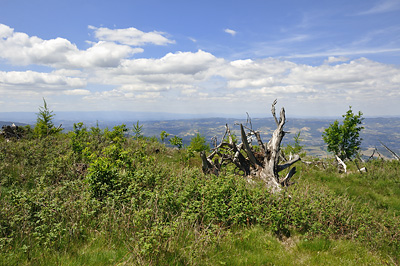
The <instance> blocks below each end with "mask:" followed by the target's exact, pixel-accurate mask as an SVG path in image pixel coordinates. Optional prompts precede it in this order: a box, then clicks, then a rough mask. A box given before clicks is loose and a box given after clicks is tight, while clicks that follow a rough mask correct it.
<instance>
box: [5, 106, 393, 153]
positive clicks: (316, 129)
mask: <svg viewBox="0 0 400 266" xmlns="http://www.w3.org/2000/svg"><path fill="white" fill-rule="evenodd" d="M8 114H13V115H9V116H7V113H0V125H7V124H11V123H15V124H16V125H25V124H31V125H33V124H34V123H35V118H36V115H35V114H34V113H8ZM106 114H107V115H106ZM71 117H75V118H74V119H72V118H71ZM157 117H158V118H159V119H158V120H156V119H155V118H157ZM96 118H100V119H98V120H96ZM338 119H339V121H341V118H338ZM138 120H139V122H140V125H143V134H144V135H145V136H148V137H151V136H156V137H159V136H160V132H161V131H162V130H165V131H166V132H167V133H169V134H171V136H172V135H177V136H179V137H181V138H182V139H183V142H184V144H189V142H190V139H191V138H192V137H193V136H194V135H195V134H197V133H198V132H199V133H200V134H202V135H204V136H205V137H206V139H207V140H208V141H209V142H210V143H211V138H213V137H217V139H218V141H221V138H222V137H223V135H224V133H225V125H226V124H228V125H229V127H230V129H231V130H232V132H233V133H234V134H236V135H237V136H238V135H240V132H239V126H238V125H237V124H239V123H242V124H246V122H247V121H246V120H247V119H246V118H243V119H235V118H224V117H220V118H197V117H196V115H174V114H163V115H160V116H158V115H157V113H149V114H147V113H141V114H136V113H115V112H114V113H113V112H109V113H107V112H102V113H100V112H88V113H85V115H82V114H79V113H76V114H75V115H72V116H71V112H70V113H69V116H68V115H66V114H63V113H61V114H58V113H57V115H56V116H55V118H54V124H55V125H56V126H58V125H60V124H62V127H63V128H64V131H70V130H72V128H73V124H74V123H77V122H84V124H85V125H86V126H87V127H88V128H90V127H92V126H96V124H98V125H99V127H100V128H106V127H108V128H110V129H111V128H112V127H113V126H115V125H121V124H123V123H124V124H126V125H127V127H128V128H129V129H132V125H133V124H136V122H137V121H138ZM334 120H335V119H327V118H290V117H289V118H287V123H286V125H285V130H286V131H288V132H290V133H292V134H287V135H286V136H285V138H284V144H286V143H290V142H293V136H294V133H297V132H299V131H301V134H300V137H301V139H302V142H301V144H302V145H304V146H305V148H306V150H307V152H308V153H309V154H312V155H314V156H326V148H325V145H324V142H323V140H322V137H321V136H322V132H323V131H324V129H325V128H327V127H328V126H329V125H330V124H331V123H332V122H333V121H334ZM235 124H236V125H235ZM251 125H252V128H253V129H254V130H258V131H260V132H261V134H262V138H263V140H264V142H266V141H268V140H269V138H270V137H271V134H272V132H273V131H274V130H275V122H274V120H273V118H253V119H251ZM247 126H248V127H250V124H247ZM363 126H364V127H365V129H364V130H363V131H362V134H361V136H362V138H363V142H362V149H363V151H364V153H365V154H366V155H369V154H371V153H372V150H373V149H374V148H375V147H377V148H378V150H379V152H380V153H381V154H383V155H385V156H387V157H390V154H389V153H388V152H387V151H386V150H385V149H384V148H383V147H382V145H381V144H380V141H382V142H383V143H384V144H385V145H387V146H388V147H389V148H391V149H392V150H393V151H395V152H396V153H398V154H400V117H390V118H388V117H386V118H365V119H364V123H363Z"/></svg>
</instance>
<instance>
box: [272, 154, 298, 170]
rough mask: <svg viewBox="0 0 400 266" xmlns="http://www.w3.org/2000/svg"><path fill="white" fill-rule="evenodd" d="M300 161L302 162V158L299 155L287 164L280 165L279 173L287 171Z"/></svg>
mask: <svg viewBox="0 0 400 266" xmlns="http://www.w3.org/2000/svg"><path fill="white" fill-rule="evenodd" d="M300 160H301V159H300V156H299V155H298V154H296V155H295V156H294V158H293V159H291V160H289V161H287V162H286V163H285V164H280V165H278V169H277V171H278V172H280V171H282V170H285V169H286V168H288V167H290V166H292V165H293V164H294V163H296V162H298V161H300Z"/></svg>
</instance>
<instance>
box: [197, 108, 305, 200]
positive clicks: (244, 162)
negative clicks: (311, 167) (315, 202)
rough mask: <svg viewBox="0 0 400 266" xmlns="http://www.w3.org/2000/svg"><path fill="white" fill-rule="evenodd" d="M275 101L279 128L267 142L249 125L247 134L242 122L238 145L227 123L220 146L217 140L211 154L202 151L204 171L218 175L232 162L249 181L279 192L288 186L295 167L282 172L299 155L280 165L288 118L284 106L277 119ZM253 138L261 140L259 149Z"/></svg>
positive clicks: (273, 113) (272, 110) (274, 115)
mask: <svg viewBox="0 0 400 266" xmlns="http://www.w3.org/2000/svg"><path fill="white" fill-rule="evenodd" d="M276 103H277V101H276V100H275V101H274V102H273V104H272V109H271V112H272V115H273V117H274V119H275V123H276V125H277V128H276V129H275V131H274V132H273V134H272V137H271V139H270V140H269V142H268V143H266V144H264V143H263V141H262V139H261V137H260V132H259V131H254V130H253V129H252V128H247V127H246V129H247V130H248V133H246V131H245V126H243V125H242V124H240V133H241V140H242V142H241V143H239V144H237V143H236V141H235V140H234V138H233V137H232V134H231V131H230V129H229V127H228V125H226V131H225V135H224V137H223V138H222V141H221V143H220V144H218V145H217V143H216V142H215V144H214V149H213V151H212V153H211V154H209V155H208V156H206V154H205V153H204V152H203V153H201V158H202V162H203V171H204V172H205V173H212V174H215V175H218V174H219V173H220V171H221V167H222V166H224V165H226V164H229V163H233V164H234V165H235V166H236V168H237V169H239V170H241V172H242V173H243V175H244V176H245V177H247V178H248V180H252V179H254V178H259V179H261V180H262V181H263V182H264V183H265V185H266V186H267V187H268V188H269V189H270V190H271V192H272V193H275V192H279V191H281V190H282V187H285V186H288V185H289V184H290V179H291V178H292V176H293V175H294V174H295V173H296V167H293V168H292V169H290V171H289V172H288V174H287V175H286V176H285V177H284V178H281V177H279V172H281V171H282V170H284V169H287V168H289V167H291V166H292V165H293V164H294V163H296V162H297V161H299V160H300V156H299V155H295V156H294V158H293V159H292V160H289V161H286V162H285V163H283V164H279V162H280V158H281V152H280V145H281V142H282V139H283V137H284V136H285V133H286V132H285V131H284V130H283V126H284V125H285V122H286V117H285V109H284V108H282V109H281V112H280V116H279V119H278V118H277V116H276V113H275V105H276ZM254 137H255V139H256V140H257V143H258V146H257V148H256V147H254V146H253V145H252V141H251V140H252V139H253V138H254Z"/></svg>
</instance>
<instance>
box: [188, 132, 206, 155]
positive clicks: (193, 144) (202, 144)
mask: <svg viewBox="0 0 400 266" xmlns="http://www.w3.org/2000/svg"><path fill="white" fill-rule="evenodd" d="M188 148H190V149H191V150H193V151H197V152H202V151H208V150H209V149H210V146H209V145H208V144H207V143H206V137H204V136H202V135H200V133H197V134H196V136H194V137H193V138H192V139H191V140H190V144H189V147H188Z"/></svg>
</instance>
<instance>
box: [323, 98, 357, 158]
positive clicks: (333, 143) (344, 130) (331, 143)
mask: <svg viewBox="0 0 400 266" xmlns="http://www.w3.org/2000/svg"><path fill="white" fill-rule="evenodd" d="M343 118H344V120H343V124H342V125H340V124H339V121H337V120H336V121H335V122H334V123H333V124H331V125H330V126H329V127H328V128H327V129H325V131H324V133H323V134H322V138H323V140H324V142H325V143H326V144H327V145H328V147H327V148H328V151H329V152H332V153H334V154H335V155H337V156H338V157H339V158H340V159H342V160H344V159H351V158H352V157H353V156H354V155H356V154H357V153H358V151H359V150H360V146H361V141H362V138H360V131H361V130H362V129H363V128H364V127H363V126H360V125H361V124H362V121H363V120H364V118H363V117H362V113H361V112H360V111H359V112H358V114H354V113H353V111H352V110H351V106H350V107H349V110H348V111H347V113H346V114H345V115H343Z"/></svg>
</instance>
